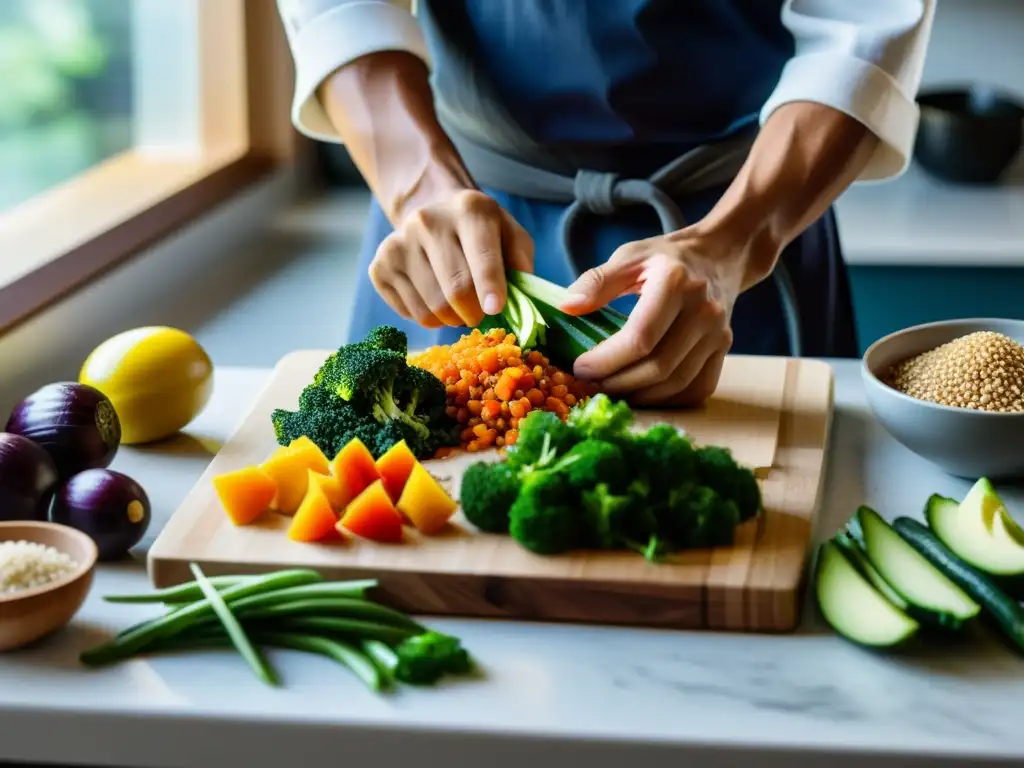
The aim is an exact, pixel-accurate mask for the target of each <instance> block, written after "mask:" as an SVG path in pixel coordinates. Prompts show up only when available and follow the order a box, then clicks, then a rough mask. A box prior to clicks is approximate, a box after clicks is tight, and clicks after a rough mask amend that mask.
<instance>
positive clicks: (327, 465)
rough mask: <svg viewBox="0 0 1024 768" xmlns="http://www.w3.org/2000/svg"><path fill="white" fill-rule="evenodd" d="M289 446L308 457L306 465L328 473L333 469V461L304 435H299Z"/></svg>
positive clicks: (321, 472) (314, 469)
mask: <svg viewBox="0 0 1024 768" xmlns="http://www.w3.org/2000/svg"><path fill="white" fill-rule="evenodd" d="M288 448H289V449H291V450H292V451H295V452H297V453H301V454H302V455H303V456H305V457H306V466H307V467H309V468H310V469H312V470H313V471H314V472H319V473H320V474H321V475H326V474H328V473H329V472H330V471H331V462H330V461H328V459H327V457H326V456H324V452H323V451H321V450H320V449H319V448H318V447H317V444H316V443H314V442H313V441H312V440H310V439H309V438H308V437H306V436H305V435H303V436H302V437H297V438H295V439H294V440H292V441H291V442H290V443H289V444H288Z"/></svg>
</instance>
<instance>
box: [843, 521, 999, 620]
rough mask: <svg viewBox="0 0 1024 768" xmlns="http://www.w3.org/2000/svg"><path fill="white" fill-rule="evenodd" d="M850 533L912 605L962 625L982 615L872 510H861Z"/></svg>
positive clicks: (879, 570) (963, 594) (850, 525)
mask: <svg viewBox="0 0 1024 768" xmlns="http://www.w3.org/2000/svg"><path fill="white" fill-rule="evenodd" d="M847 530H848V531H849V532H850V534H851V535H852V536H853V537H854V538H855V539H856V540H857V541H858V542H859V543H860V544H861V546H862V547H864V550H865V551H866V552H867V555H868V559H870V560H871V564H872V565H874V566H875V570H877V571H878V573H879V574H881V576H882V578H883V579H885V580H886V581H887V582H888V583H889V586H890V587H892V588H893V589H894V590H895V591H896V592H897V593H899V595H900V597H902V598H903V599H904V600H906V601H907V602H908V603H910V604H911V605H916V606H917V607H918V608H923V609H925V610H929V611H934V612H936V613H951V614H953V615H954V616H956V617H957V618H958V619H960V620H961V621H964V620H967V619H970V618H973V617H974V616H977V615H978V613H979V612H980V611H981V606H980V605H978V604H977V603H976V602H974V600H972V599H971V598H970V597H969V596H968V595H967V593H966V592H964V591H963V590H962V589H960V587H958V586H957V585H956V584H954V583H953V582H952V581H950V580H949V579H948V578H947V577H946V576H944V575H943V574H942V572H941V571H939V570H938V569H937V568H936V567H935V566H934V565H932V564H931V563H930V562H928V560H927V559H926V558H925V557H924V556H923V555H922V554H921V553H920V552H918V551H917V550H916V549H914V548H913V547H912V546H910V544H908V543H907V542H906V541H905V540H904V539H903V537H902V536H900V535H899V534H898V533H896V531H894V530H893V529H892V527H891V526H890V525H889V524H888V523H887V522H886V521H885V520H884V519H882V516H881V515H879V514H878V513H877V512H875V511H874V510H873V509H871V508H870V507H863V506H862V507H860V508H859V509H858V510H857V513H856V514H855V515H854V516H853V518H852V519H851V521H850V522H849V523H847Z"/></svg>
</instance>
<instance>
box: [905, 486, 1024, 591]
mask: <svg viewBox="0 0 1024 768" xmlns="http://www.w3.org/2000/svg"><path fill="white" fill-rule="evenodd" d="M924 516H925V518H926V519H927V520H928V525H929V526H930V527H931V529H932V530H933V531H934V532H935V535H936V536H938V537H939V540H940V541H941V542H942V543H943V544H945V545H946V546H947V547H948V548H949V549H950V550H952V552H953V554H955V555H956V556H957V557H959V558H960V559H961V560H963V561H964V562H966V563H967V564H969V565H971V566H973V567H975V568H977V569H979V570H982V571H985V572H986V573H991V574H993V575H996V576H1019V575H1021V574H1024V545H1021V544H1020V542H1018V541H1017V540H1016V538H1014V536H1013V534H1012V533H1011V530H1010V528H1009V526H1008V522H1007V518H1009V517H1010V513H1009V512H1007V511H1006V507H1005V506H1004V505H1003V501H1002V499H1000V498H999V494H997V493H996V491H995V489H994V488H993V487H992V484H991V483H990V482H989V481H988V480H986V479H985V478H982V479H981V480H979V481H978V482H977V483H975V484H974V487H973V488H971V490H970V492H969V493H968V494H967V495H966V496H965V497H964V500H963V501H961V502H960V503H959V504H958V503H957V502H956V501H955V500H953V499H948V498H946V497H944V496H939V495H938V494H932V495H931V496H930V497H929V498H928V502H927V503H926V504H925V510H924ZM1009 525H1015V523H1014V522H1013V520H1012V519H1010V520H1009Z"/></svg>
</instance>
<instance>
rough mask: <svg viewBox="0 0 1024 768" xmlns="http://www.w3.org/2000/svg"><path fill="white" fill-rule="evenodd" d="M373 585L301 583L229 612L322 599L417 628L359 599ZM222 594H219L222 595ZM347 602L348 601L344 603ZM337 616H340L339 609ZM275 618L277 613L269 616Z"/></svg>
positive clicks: (235, 604)
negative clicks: (351, 606) (356, 604)
mask: <svg viewBox="0 0 1024 768" xmlns="http://www.w3.org/2000/svg"><path fill="white" fill-rule="evenodd" d="M375 586H377V582H376V581H374V580H372V579H363V580H356V581H321V582H318V583H313V584H302V585H299V586H296V587H285V588H282V589H277V590H273V591H270V592H265V593H263V594H258V595H250V596H249V597H243V598H240V599H237V600H232V601H231V610H232V611H234V612H235V614H237V615H245V616H250V615H251V612H252V611H254V610H257V609H260V610H262V609H265V608H272V607H273V606H276V605H280V604H285V603H291V602H296V601H300V600H322V601H329V602H336V601H342V602H341V603H340V605H353V606H354V604H355V603H359V606H360V608H356V607H353V608H352V610H353V611H357V610H360V609H361V610H363V613H364V614H370V613H372V614H373V615H363V614H360V615H356V614H355V613H352V614H350V616H351V618H371V619H372V618H378V619H380V620H381V621H382V622H384V623H397V624H399V626H414V627H419V625H418V624H416V623H415V622H413V621H412V619H410V618H409V617H408V616H406V615H405V614H403V613H399V612H397V611H393V610H391V609H390V608H386V607H385V606H382V605H379V604H377V603H371V602H368V601H366V600H363V599H362V598H363V596H364V595H365V594H366V590H367V589H371V588H373V587H375ZM222 594H223V593H222ZM345 601H350V602H345ZM367 605H369V606H373V607H372V608H361V607H362V606H367ZM187 607H188V605H187V604H181V605H179V606H178V607H176V608H174V609H172V611H171V612H169V613H167V614H165V615H166V616H170V615H171V614H173V613H174V612H176V611H180V610H183V609H184V608H187ZM337 612H339V613H344V611H342V610H341V609H340V608H339V609H338V611H337ZM271 615H277V614H271ZM385 617H390V620H385ZM152 621H153V619H149V620H147V621H143V622H140V623H139V624H135V625H133V626H131V627H129V628H128V629H126V630H124V631H122V632H120V633H119V634H118V635H117V636H118V637H124V636H125V635H128V634H131V633H132V632H135V631H136V630H137V629H140V628H141V627H144V626H146V625H148V624H149V623H150V622H152ZM216 621H217V617H216V616H213V615H207V616H205V617H203V618H199V619H196V623H197V624H199V625H204V624H210V623H215V622H216Z"/></svg>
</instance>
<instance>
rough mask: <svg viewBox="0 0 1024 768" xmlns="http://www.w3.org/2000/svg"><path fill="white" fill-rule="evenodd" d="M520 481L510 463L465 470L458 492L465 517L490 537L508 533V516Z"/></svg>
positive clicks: (474, 465) (478, 466) (474, 466)
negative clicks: (495, 534)
mask: <svg viewBox="0 0 1024 768" xmlns="http://www.w3.org/2000/svg"><path fill="white" fill-rule="evenodd" d="M519 486H520V479H519V474H518V472H517V470H516V469H514V468H513V467H512V466H510V465H509V464H508V462H505V461H502V462H497V463H494V462H486V461H478V462H476V463H475V464H471V465H470V466H468V467H467V468H466V471H465V472H464V473H463V475H462V484H461V486H460V489H459V503H460V504H461V506H462V513H463V514H464V515H465V516H466V519H467V520H469V522H471V523H472V524H473V525H475V526H476V527H477V528H479V529H480V530H481V531H485V532H487V533H508V527H509V519H508V513H509V510H510V509H511V508H512V505H513V504H514V503H515V501H516V497H517V496H518V495H519Z"/></svg>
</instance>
